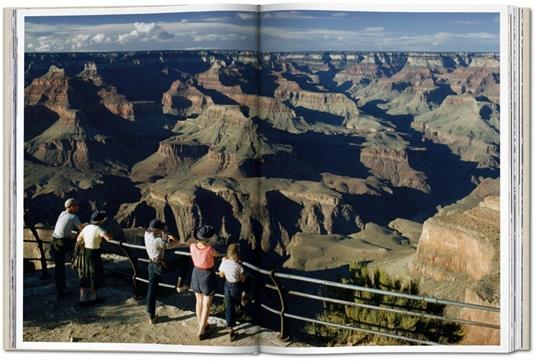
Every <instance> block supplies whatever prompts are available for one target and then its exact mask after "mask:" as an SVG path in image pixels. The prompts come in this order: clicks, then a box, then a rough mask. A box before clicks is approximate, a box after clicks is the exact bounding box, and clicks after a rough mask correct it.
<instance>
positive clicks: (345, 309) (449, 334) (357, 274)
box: [305, 264, 463, 346]
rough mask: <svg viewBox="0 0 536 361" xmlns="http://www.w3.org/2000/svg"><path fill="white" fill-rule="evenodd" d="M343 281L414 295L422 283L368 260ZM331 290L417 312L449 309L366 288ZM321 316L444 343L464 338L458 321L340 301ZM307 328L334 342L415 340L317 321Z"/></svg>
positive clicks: (340, 296) (342, 296) (324, 340)
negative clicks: (400, 277) (369, 263)
mask: <svg viewBox="0 0 536 361" xmlns="http://www.w3.org/2000/svg"><path fill="white" fill-rule="evenodd" d="M341 282H342V283H347V284H353V285H357V286H364V287H369V288H376V289H380V290H388V291H394V292H400V293H406V294H414V295H416V294H419V287H418V285H417V283H416V282H414V281H411V282H409V283H403V282H401V281H400V280H398V279H392V278H391V277H389V275H388V274H387V273H385V272H382V271H380V270H376V271H371V270H369V268H368V267H367V266H366V265H365V264H356V265H352V266H351V267H350V277H349V278H343V279H341ZM328 293H329V294H328V297H332V298H337V299H342V300H346V301H351V302H354V303H357V304H368V305H375V306H380V305H381V306H384V307H390V308H396V309H404V310H408V311H413V312H425V313H429V314H434V315H438V316H442V315H444V311H445V305H441V304H434V303H428V302H424V301H420V300H410V299H406V298H400V297H394V296H388V295H381V294H377V293H371V292H365V291H353V290H345V289H340V288H337V289H330V290H329V292H328ZM317 318H318V319H319V320H322V321H326V322H331V323H338V324H343V325H348V326H355V327H360V328H364V329H369V330H373V331H382V332H385V333H391V334H396V335H399V336H406V337H411V338H414V339H418V340H427V341H433V342H437V343H441V344H454V343H458V342H459V341H460V340H461V339H462V338H463V330H462V328H461V327H460V325H459V324H457V323H454V322H448V321H443V320H436V319H430V318H425V317H422V316H413V315H405V314H400V313H394V312H390V311H385V310H372V309H367V308H362V307H355V306H346V305H339V304H334V303H330V302H327V303H326V307H325V311H324V313H322V314H320V315H317ZM305 329H306V332H307V333H308V334H309V335H311V337H313V338H314V339H315V340H317V341H321V342H322V343H325V344H327V345H331V346H337V345H363V344H368V345H405V344H414V343H412V342H409V341H404V340H399V339H395V338H391V337H385V336H379V335H373V334H370V333H366V332H362V331H355V330H347V329H339V328H335V327H331V326H324V325H319V324H313V323H310V324H308V325H307V326H306V328H305Z"/></svg>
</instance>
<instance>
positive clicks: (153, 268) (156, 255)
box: [144, 219, 180, 325]
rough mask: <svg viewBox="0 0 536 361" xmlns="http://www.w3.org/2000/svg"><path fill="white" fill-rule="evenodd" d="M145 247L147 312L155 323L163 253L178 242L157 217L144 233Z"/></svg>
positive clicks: (162, 272)
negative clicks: (146, 257)
mask: <svg viewBox="0 0 536 361" xmlns="http://www.w3.org/2000/svg"><path fill="white" fill-rule="evenodd" d="M144 240H145V248H146V250H147V255H148V256H149V265H148V266H147V272H148V274H149V285H148V287H147V313H148V314H149V321H150V323H151V324H153V325H154V324H155V323H156V296H157V293H158V283H159V282H160V279H161V278H162V275H163V274H164V271H165V268H166V265H165V262H164V255H165V253H166V249H167V248H171V247H172V246H176V245H177V244H178V243H180V241H179V239H177V237H175V236H173V235H171V234H169V233H167V232H166V224H165V223H164V222H162V221H160V220H158V219H153V220H152V221H151V222H150V223H149V227H147V229H146V230H145V235H144Z"/></svg>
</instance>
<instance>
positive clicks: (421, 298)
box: [275, 272, 501, 312]
mask: <svg viewBox="0 0 536 361" xmlns="http://www.w3.org/2000/svg"><path fill="white" fill-rule="evenodd" d="M275 276H276V277H280V278H285V279H289V280H295V281H302V282H308V283H314V284H318V285H324V286H331V287H338V288H345V289H349V290H354V291H364V292H370V293H375V294H379V295H384V296H393V297H400V298H406V299H410V300H416V301H424V302H428V303H438V304H442V305H449V306H456V307H462V308H473V309H477V310H481V311H490V312H500V311H501V309H500V308H499V307H494V306H485V305H477V304H474V303H466V302H459V301H451V300H445V299H440V298H435V297H428V296H419V295H411V294H407V293H400V292H394V291H386V290H380V289H377V288H369V287H363V286H356V285H350V284H347V283H340V282H333V281H326V280H320V279H317V278H311V277H304V276H297V275H292V274H288V273H281V272H276V273H275Z"/></svg>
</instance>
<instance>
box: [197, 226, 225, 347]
mask: <svg viewBox="0 0 536 361" xmlns="http://www.w3.org/2000/svg"><path fill="white" fill-rule="evenodd" d="M213 236H214V227H212V226H208V225H207V226H202V227H200V228H198V229H197V230H196V232H195V235H194V237H195V239H197V242H195V243H192V244H190V254H191V256H192V261H193V263H194V270H193V272H192V283H191V287H192V290H193V291H194V292H195V301H196V302H195V314H196V316H197V321H198V322H199V329H198V332H197V337H198V338H199V340H204V339H205V338H206V337H207V332H206V331H207V330H206V329H207V326H208V316H209V312H210V306H211V305H212V298H213V297H214V293H216V274H215V273H214V271H213V268H214V257H218V256H220V255H219V254H218V253H217V252H216V250H215V249H214V247H212V246H211V245H210V244H209V243H208V241H209V240H210V238H212V237H213Z"/></svg>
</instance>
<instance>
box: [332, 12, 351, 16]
mask: <svg viewBox="0 0 536 361" xmlns="http://www.w3.org/2000/svg"><path fill="white" fill-rule="evenodd" d="M346 15H348V13H344V12H337V13H331V16H346Z"/></svg>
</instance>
